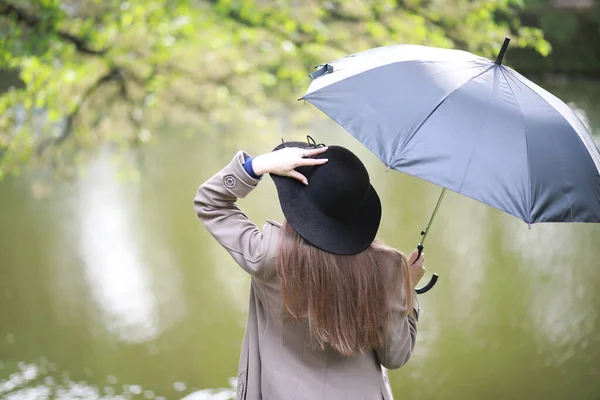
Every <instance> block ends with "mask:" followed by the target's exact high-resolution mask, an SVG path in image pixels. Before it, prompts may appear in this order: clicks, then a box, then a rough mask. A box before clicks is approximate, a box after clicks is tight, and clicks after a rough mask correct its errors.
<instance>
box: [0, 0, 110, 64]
mask: <svg viewBox="0 0 600 400" xmlns="http://www.w3.org/2000/svg"><path fill="white" fill-rule="evenodd" d="M11 14H12V15H14V16H15V18H16V20H17V22H20V23H23V24H25V25H27V26H29V27H30V28H34V29H39V28H41V25H42V24H41V23H42V21H41V19H40V18H38V17H37V16H35V15H31V14H28V13H27V12H26V11H25V10H23V9H21V8H19V7H16V6H15V5H13V4H11V3H9V2H7V1H6V0H0V15H4V16H7V17H10V16H11ZM54 33H56V35H57V36H58V37H59V38H61V39H62V40H65V41H67V42H71V43H72V44H73V45H75V48H76V49H77V51H78V52H80V53H82V54H88V55H94V56H101V55H104V54H106V53H107V52H108V48H106V49H100V50H95V49H93V48H91V47H90V46H89V44H88V43H86V41H85V40H84V39H82V38H79V37H77V36H73V35H71V34H70V33H67V32H63V31H60V30H55V31H54Z"/></svg>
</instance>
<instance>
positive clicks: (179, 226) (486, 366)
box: [0, 0, 600, 400]
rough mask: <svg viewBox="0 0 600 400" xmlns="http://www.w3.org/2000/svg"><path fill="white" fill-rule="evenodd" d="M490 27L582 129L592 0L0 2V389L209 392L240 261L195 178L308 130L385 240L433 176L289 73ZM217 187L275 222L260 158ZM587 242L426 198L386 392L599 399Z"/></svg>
mask: <svg viewBox="0 0 600 400" xmlns="http://www.w3.org/2000/svg"><path fill="white" fill-rule="evenodd" d="M506 35H508V36H511V37H512V38H513V40H512V41H511V47H510V48H509V51H508V53H507V56H506V58H505V64H508V65H509V66H511V67H513V68H515V69H517V70H518V71H520V72H521V73H522V74H524V75H525V76H527V77H528V78H530V79H533V80H535V81H536V82H537V83H539V84H541V85H542V86H544V87H545V88H546V89H548V90H549V91H551V92H552V93H554V94H555V95H557V96H558V97H560V98H561V99H563V100H564V101H565V102H566V103H568V104H569V105H570V106H571V107H573V108H574V109H575V110H576V112H577V113H578V114H579V116H580V118H581V119H582V121H584V123H585V124H586V125H587V126H588V129H589V130H590V131H591V132H592V134H594V135H595V136H594V137H595V138H596V140H597V142H599V141H600V138H599V137H598V135H599V134H600V101H599V100H600V81H599V80H598V78H599V77H600V46H598V42H599V39H600V2H599V1H598V0H572V1H568V0H524V1H523V0H444V1H442V0H403V1H402V0H398V1H397V0H371V1H368V0H362V1H359V0H353V1H350V0H348V1H342V0H339V1H325V0H323V1H321V0H277V1H276V0H131V1H120V0H95V1H94V0H71V1H59V0H0V38H1V40H0V179H1V181H0V398H3V399H72V398H85V399H88V398H90V399H99V398H104V399H130V398H139V399H158V400H160V399H178V398H184V397H185V398H187V399H223V400H224V399H230V398H233V396H234V394H235V389H234V388H235V376H236V375H237V362H238V357H239V351H240V346H241V342H242V337H243V332H244V326H245V320H246V312H247V301H248V292H249V286H248V285H249V278H248V277H247V276H246V275H245V274H244V273H243V272H242V271H241V270H240V269H239V268H238V267H237V266H236V265H235V264H234V263H233V261H232V260H231V259H230V258H229V256H228V255H227V254H226V253H225V251H224V250H222V249H221V248H220V247H219V245H218V244H217V243H216V241H214V240H212V239H211V238H210V236H209V235H208V234H207V233H206V232H205V231H204V229H203V228H202V226H201V225H200V223H199V222H198V221H197V220H196V217H195V215H194V212H193V208H192V200H193V197H194V195H195V191H196V189H197V187H198V185H199V184H200V183H202V182H203V181H204V180H206V179H207V178H208V177H210V176H211V175H212V174H213V173H215V172H216V171H218V170H219V169H220V168H221V167H222V166H224V165H225V164H226V163H227V162H229V160H230V159H231V157H232V156H233V154H234V153H235V151H236V150H238V149H240V148H243V149H245V150H247V151H249V152H250V153H253V154H258V153H260V152H265V151H268V150H270V149H271V148H272V147H274V146H275V145H276V144H277V143H278V142H279V141H280V140H281V138H282V137H283V138H285V139H286V140H304V136H305V135H306V134H310V135H312V136H313V137H314V138H315V139H316V140H317V142H324V143H327V144H334V143H335V144H341V145H344V146H347V147H349V148H350V149H351V150H353V151H355V152H356V153H357V154H358V155H359V156H360V157H361V158H362V159H363V160H364V161H365V164H366V165H367V167H368V169H369V171H370V173H371V176H372V180H373V184H374V186H375V187H376V189H377V190H378V192H379V194H380V197H381V199H382V202H383V208H384V217H383V221H382V227H381V230H380V237H381V238H382V239H383V240H384V241H386V242H388V243H389V244H391V245H393V246H396V247H398V248H400V249H402V250H403V251H406V252H408V251H410V250H411V249H412V248H414V246H415V245H416V244H417V242H418V239H419V232H420V231H421V230H422V229H423V228H424V225H425V224H426V223H427V221H428V217H429V215H430V213H431V211H432V209H433V206H434V205H435V202H436V199H437V196H438V195H439V188H437V187H435V186H433V185H431V184H428V183H425V182H423V181H420V180H418V179H416V178H412V177H409V176H406V175H404V174H401V173H398V172H389V173H385V166H384V165H383V164H381V162H380V161H379V160H378V159H377V158H376V157H375V156H373V155H372V154H370V153H369V152H368V151H367V150H366V149H364V148H363V146H362V145H360V144H359V143H358V142H357V141H356V140H355V139H354V138H352V137H351V136H350V135H348V134H346V133H345V132H343V131H342V129H341V128H339V127H338V126H337V125H335V124H334V123H332V122H330V121H328V120H327V119H326V118H325V117H324V116H323V115H322V114H321V113H320V112H319V111H318V110H316V109H315V108H314V107H312V106H311V105H309V104H306V105H305V104H303V103H302V102H297V101H296V99H297V98H299V97H301V96H302V94H303V93H304V90H305V88H306V87H307V86H308V84H309V83H310V82H309V78H308V76H307V74H308V73H310V72H312V70H313V67H314V66H316V65H317V64H319V63H322V62H326V61H330V60H333V59H336V58H339V57H341V56H344V55H346V54H349V53H355V52H357V51H360V50H364V49H367V48H370V47H375V46H380V45H388V44H397V43H410V44H424V45H431V46H438V47H448V48H459V49H464V50H468V51H471V52H474V53H477V54H479V55H482V56H485V57H488V58H491V59H494V58H495V56H496V54H497V52H498V50H499V48H500V46H501V44H502V41H503V39H504V36H506ZM240 204H241V206H242V207H243V208H244V210H245V211H247V213H248V214H249V216H250V217H251V218H252V219H253V220H255V221H256V222H257V223H259V224H262V221H264V219H265V218H271V219H281V218H282V214H281V211H280V209H279V205H278V201H277V198H276V196H275V190H274V187H273V184H272V182H271V181H270V179H268V178H266V179H264V180H263V182H262V183H261V184H260V185H259V187H258V189H257V190H256V191H255V192H254V193H253V194H252V195H251V196H249V197H248V198H247V199H244V200H242V201H241V202H240ZM599 243H600V227H598V226H592V225H583V224H581V225H567V224H564V225H555V224H544V225H539V226H533V227H531V229H529V228H528V227H527V225H526V224H524V223H522V222H520V221H519V220H517V219H515V218H513V217H510V216H508V215H506V214H503V213H501V212H500V211H497V210H494V209H492V208H490V207H486V206H484V205H482V204H480V203H477V202H475V201H472V200H469V199H467V198H464V197H460V196H458V195H454V194H450V195H449V196H448V197H447V200H446V202H445V203H444V205H443V206H442V209H441V211H440V215H439V216H438V219H437V220H436V225H435V226H434V228H433V230H432V232H431V235H430V236H429V238H428V250H427V255H428V269H429V270H430V271H436V272H438V273H440V276H441V279H440V281H439V283H438V285H437V287H436V288H435V290H433V291H431V292H430V293H428V294H427V295H423V296H421V308H422V313H421V321H420V324H419V336H418V343H417V347H416V350H415V352H414V354H413V356H412V359H411V361H410V362H409V363H408V364H407V365H406V366H405V367H403V368H402V369H400V370H398V371H393V372H391V374H390V375H391V380H392V387H393V391H394V394H395V396H396V398H398V399H455V398H460V399H482V398H485V399H566V398H569V399H599V398H600V335H598V332H599V331H600V315H599V311H598V309H599V306H600V291H598V290H597V288H598V286H599V285H600V275H599V274H598V267H600V261H599V260H600V246H598V244H599Z"/></svg>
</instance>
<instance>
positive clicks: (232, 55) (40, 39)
mask: <svg viewBox="0 0 600 400" xmlns="http://www.w3.org/2000/svg"><path fill="white" fill-rule="evenodd" d="M520 6H521V2H520V0H454V1H442V0H404V1H396V0H371V1H343V0H337V1H336V0H327V1H325V0H270V1H269V0H262V1H261V0H130V1H122V0H63V1H59V0H0V35H1V38H2V40H1V41H0V68H4V69H13V70H17V71H19V72H20V79H21V81H22V82H23V84H24V85H23V86H24V87H22V88H18V89H17V88H15V89H13V90H10V91H8V92H6V93H3V94H1V95H0V178H1V177H2V176H4V175H6V174H15V173H18V172H19V170H20V169H21V168H22V167H23V166H25V165H28V164H30V163H32V162H36V163H42V165H47V164H48V163H49V164H50V165H53V166H54V167H58V166H60V165H77V161H78V160H80V159H81V157H83V156H84V155H85V154H86V153H87V152H86V151H85V150H89V149H95V148H98V147H99V146H101V145H103V144H113V145H116V146H118V147H125V148H126V147H128V146H131V145H135V144H139V143H140V142H145V141H148V140H150V138H151V136H152V135H151V131H152V130H153V129H155V128H156V127H157V126H158V125H159V124H160V123H161V122H163V121H165V120H166V118H167V117H168V118H169V120H175V121H176V120H180V119H184V120H186V121H188V122H189V119H191V118H193V119H194V122H195V124H196V125H195V126H197V129H198V130H201V129H202V128H203V127H206V128H208V127H211V129H212V128H213V127H215V126H220V125H223V124H227V123H228V121H230V120H232V119H236V118H241V115H242V114H243V113H242V112H243V111H244V112H245V111H247V110H253V112H254V114H253V115H257V114H259V115H263V116H264V115H265V114H267V113H268V111H269V106H270V104H274V103H276V102H277V99H282V98H288V99H295V98H296V97H299V95H300V94H301V93H303V89H304V87H305V86H306V85H307V84H308V83H309V82H308V78H307V76H306V75H307V73H309V72H310V70H311V68H312V67H314V66H315V65H317V64H318V63H321V62H325V61H329V60H331V59H335V58H338V57H341V56H344V55H346V54H348V53H354V52H357V51H360V50H364V49H366V48H369V47H374V46H379V45H388V44H394V43H413V44H424V45H432V46H439V47H458V48H462V49H465V50H468V51H472V52H475V53H479V54H481V55H483V56H488V57H495V55H496V52H497V50H498V48H499V46H500V44H501V43H502V40H503V38H504V36H505V35H506V34H510V35H512V36H513V38H514V39H515V40H514V41H513V43H514V46H516V47H530V48H533V49H535V50H536V51H537V52H539V53H541V54H543V55H546V54H547V53H548V52H549V46H548V43H547V42H546V41H545V40H544V39H543V36H542V33H541V31H540V30H538V29H535V28H529V27H523V26H521V25H520V22H519V20H518V17H517V14H516V9H517V8H518V7H520ZM271 99H272V100H271ZM190 110H191V111H192V112H190Z"/></svg>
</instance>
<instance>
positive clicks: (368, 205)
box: [271, 142, 381, 255]
mask: <svg viewBox="0 0 600 400" xmlns="http://www.w3.org/2000/svg"><path fill="white" fill-rule="evenodd" d="M284 147H299V148H303V149H312V148H315V147H316V145H315V144H310V143H305V142H284V143H282V144H280V145H279V146H277V147H275V148H274V149H273V151H277V150H280V149H282V148H284ZM313 158H327V159H328V160H329V161H328V162H327V163H325V164H323V165H318V166H304V167H298V168H296V171H298V172H300V173H301V174H302V175H304V176H305V177H306V178H307V180H308V185H305V184H303V183H302V182H300V181H298V180H297V179H293V178H289V177H283V176H279V175H273V174H271V178H273V181H274V182H275V186H276V187H277V193H278V195H279V202H280V204H281V209H282V211H283V214H284V216H285V218H286V220H287V222H288V223H289V224H290V225H291V227H292V228H293V229H294V230H295V231H296V232H297V233H298V235H300V236H301V237H302V238H303V239H304V240H306V241H307V242H308V243H310V244H312V245H313V246H316V247H318V248H320V249H322V250H324V251H327V252H329V253H334V254H346V255H350V254H357V253H360V252H361V251H363V250H365V249H366V248H368V247H369V246H370V245H371V243H372V242H373V240H374V239H375V236H376V235H377V231H378V229H379V224H380V221H381V202H380V200H379V196H378V195H377V192H376V191H375V189H374V188H373V186H371V183H370V180H369V174H368V172H367V169H366V168H365V166H364V165H363V163H362V162H361V161H360V159H359V158H358V157H357V156H356V155H355V154H354V153H352V152H351V151H350V150H348V149H346V148H344V147H341V146H329V147H328V149H327V151H325V152H324V153H321V154H318V155H316V156H314V157H313Z"/></svg>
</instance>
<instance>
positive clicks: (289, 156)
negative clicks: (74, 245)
mask: <svg viewBox="0 0 600 400" xmlns="http://www.w3.org/2000/svg"><path fill="white" fill-rule="evenodd" d="M325 151H327V147H319V148H315V149H301V148H299V147H286V148H283V149H281V150H277V151H272V152H270V153H265V154H261V155H260V156H256V157H254V159H253V160H252V169H253V170H254V173H255V174H256V175H262V174H266V173H269V174H274V175H280V176H288V177H290V178H294V179H297V180H299V181H300V182H302V183H304V184H305V185H308V180H307V179H306V177H305V176H304V175H302V174H301V173H300V172H298V171H296V170H295V169H294V168H298V167H302V166H307V165H323V164H325V163H326V162H327V161H328V160H327V159H326V158H307V157H312V156H316V155H318V154H321V153H324V152H325Z"/></svg>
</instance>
